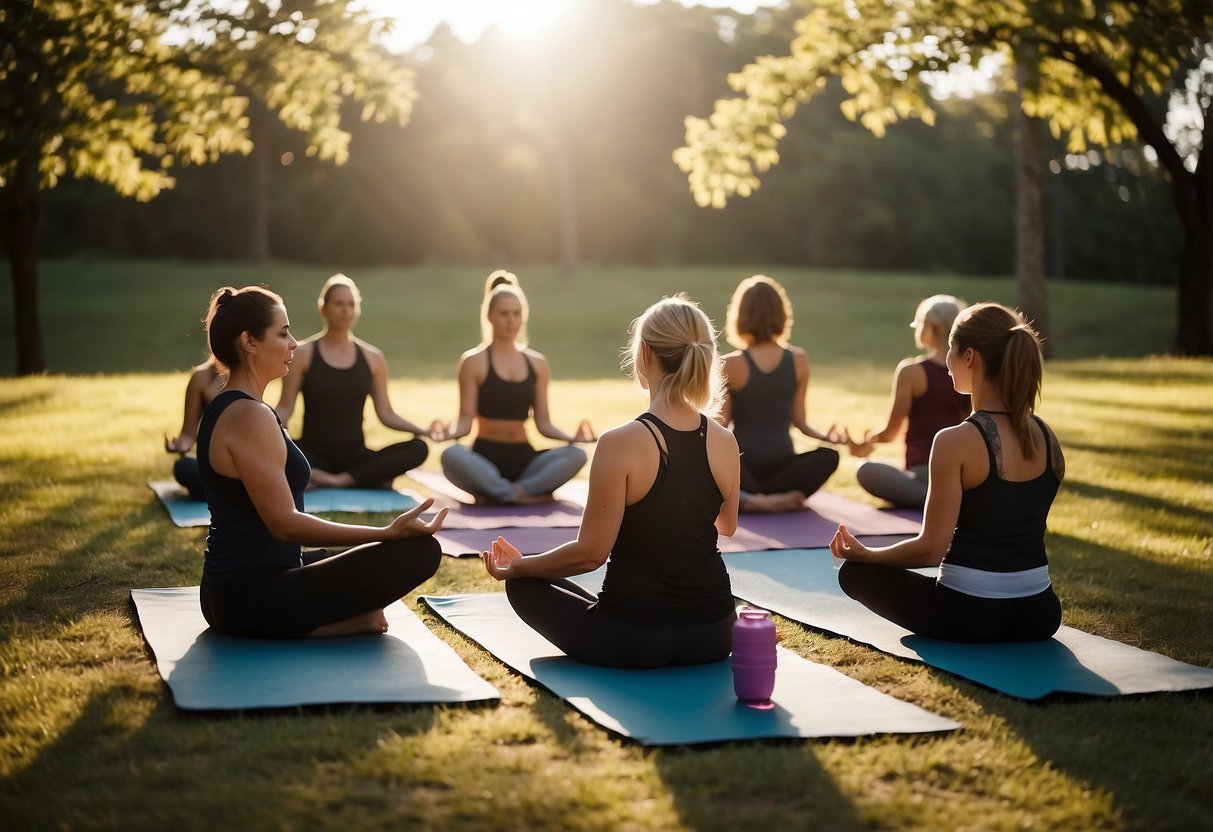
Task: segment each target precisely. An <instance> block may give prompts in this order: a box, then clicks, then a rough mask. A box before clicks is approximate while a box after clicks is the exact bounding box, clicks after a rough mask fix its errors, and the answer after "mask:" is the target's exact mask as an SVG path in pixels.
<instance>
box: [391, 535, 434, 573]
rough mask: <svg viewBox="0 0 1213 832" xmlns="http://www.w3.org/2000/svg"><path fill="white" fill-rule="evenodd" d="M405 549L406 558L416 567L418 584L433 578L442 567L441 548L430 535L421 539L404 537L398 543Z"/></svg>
mask: <svg viewBox="0 0 1213 832" xmlns="http://www.w3.org/2000/svg"><path fill="white" fill-rule="evenodd" d="M400 542H401V543H403V544H405V546H406V547H407V557H408V558H409V560H410V561H412V562H413V564H414V565H415V566H416V572H417V574H418V575H419V577H420V580H419V581H418V583H422V582H425V581H428V580H429V579H430V578H432V577H434V574H435V573H436V572H437V571H438V567H439V566H441V565H442V546H441V545H440V544H439V543H438V541H437V539H436V538H435V537H434V536H433V535H432V534H427V535H424V536H422V537H406V538H404V539H403V540H401V541H400Z"/></svg>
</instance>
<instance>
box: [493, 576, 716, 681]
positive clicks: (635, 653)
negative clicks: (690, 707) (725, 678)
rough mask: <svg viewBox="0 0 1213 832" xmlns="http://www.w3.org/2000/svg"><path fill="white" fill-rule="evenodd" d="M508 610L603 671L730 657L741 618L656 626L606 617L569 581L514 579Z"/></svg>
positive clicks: (590, 597) (509, 587)
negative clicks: (737, 622)
mask: <svg viewBox="0 0 1213 832" xmlns="http://www.w3.org/2000/svg"><path fill="white" fill-rule="evenodd" d="M505 592H506V595H507V596H508V597H509V599H510V606H512V607H513V608H514V611H515V612H517V613H518V617H519V618H521V619H522V620H523V621H525V622H526V623H527V624H528V625H530V626H531V627H532V628H534V629H535V631H536V632H538V633H539V634H540V635H541V636H543V637H544V638H546V639H547V640H548V641H550V642H552V644H554V645H556V646H557V647H559V648H560V649H561V650H562V651H564V653H565V655H567V656H569V657H570V658H573V659H576V660H577V661H579V662H585V663H586V664H594V665H599V666H602V667H635V668H640V667H647V668H652V667H665V666H667V665H672V664H706V663H708V662H716V661H721V660H722V659H726V658H728V655H729V652H730V651H731V650H732V647H733V622H734V621H735V620H736V618H737V616H736V614H734V613H730V614H729V615H728V617H726V618H722V619H721V620H719V621H713V622H712V623H710V624H695V625H688V626H682V627H656V626H645V625H640V624H630V623H628V622H626V621H620V620H618V619H615V618H612V617H610V616H609V615H605V614H604V613H603V612H602V611H601V610H600V609H598V604H597V601H598V599H597V598H596V597H595V596H594V595H593V593H591V592H589V591H588V590H586V589H584V588H582V587H581V586H578V585H577V584H575V583H573V582H572V581H570V580H568V579H566V578H553V579H547V578H510V579H508V580H507V581H506V582H505Z"/></svg>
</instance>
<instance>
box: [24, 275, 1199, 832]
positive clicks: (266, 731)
mask: <svg viewBox="0 0 1213 832" xmlns="http://www.w3.org/2000/svg"><path fill="white" fill-rule="evenodd" d="M750 271H751V270H747V269H711V270H695V269H684V268H677V269H675V268H668V269H655V270H644V269H638V268H636V269H602V270H597V271H593V272H589V273H587V274H584V275H581V276H579V277H578V278H577V279H575V280H571V281H569V280H561V279H560V278H559V277H558V276H557V275H556V274H555V273H554V272H553V271H551V270H548V269H535V270H523V269H519V274H520V276H521V278H522V281H523V285H524V286H525V287H526V288H527V289H528V291H530V293H531V302H532V316H533V325H532V328H531V329H532V340H533V342H534V344H535V346H536V347H537V348H538V349H540V350H542V351H544V352H545V353H547V355H548V356H549V358H550V359H551V361H552V364H553V367H554V370H555V374H556V381H555V383H554V385H553V389H552V411H553V414H554V417H555V419H556V421H557V422H558V423H559V424H562V425H566V426H567V427H569V428H572V427H573V426H574V425H575V424H576V421H577V419H578V418H580V417H581V416H583V415H584V416H589V417H590V418H591V419H592V421H593V422H594V425H595V427H596V428H598V429H600V430H601V429H604V428H606V427H609V426H610V425H612V424H616V423H618V422H620V421H623V420H624V419H627V418H630V417H631V416H632V415H634V414H635V413H636V412H638V410H639V409H640V408H641V407H642V404H643V400H642V399H641V397H640V396H639V394H638V393H637V392H636V391H635V389H634V388H633V387H632V385H631V383H630V382H627V381H625V380H622V379H620V378H619V376H618V373H617V371H616V370H615V368H616V366H617V350H618V348H619V347H620V346H621V345H622V343H623V340H624V337H625V331H626V324H627V321H628V320H629V319H630V318H631V317H632V316H634V315H635V314H636V313H638V312H639V311H641V309H642V308H643V306H644V305H646V304H647V303H648V302H650V301H651V300H653V299H656V298H657V297H660V295H661V294H663V293H666V292H671V291H675V290H688V291H690V292H691V293H692V295H693V296H694V297H696V298H697V299H700V300H702V301H703V303H704V305H705V307H706V308H707V309H708V310H709V312H710V313H711V314H712V315H713V316H714V317H715V318H717V319H718V320H720V319H723V313H724V303H725V301H726V300H727V297H728V295H729V293H730V291H731V289H732V287H733V286H734V285H735V284H736V282H737V280H738V279H740V278H741V277H744V276H746V275H747V274H749V273H750ZM485 273H486V270H480V269H456V268H446V267H444V268H422V267H419V268H415V269H408V270H390V269H380V270H370V271H368V272H366V273H355V274H352V275H351V276H353V277H354V278H355V279H356V280H357V281H358V282H359V284H360V286H361V288H362V291H363V294H364V297H365V300H366V305H367V309H366V311H365V312H364V316H363V322H362V325H361V326H360V327H359V334H360V335H362V336H363V337H365V338H367V339H368V340H370V341H372V342H373V343H375V344H377V345H378V346H380V347H381V348H383V349H384V351H385V353H386V354H387V356H388V360H389V366H390V368H391V371H392V376H393V381H392V393H393V398H394V400H395V401H396V403H397V407H398V409H399V410H400V411H401V412H402V413H403V414H404V415H406V416H408V417H409V418H411V419H413V421H418V422H423V423H424V422H426V421H428V420H429V419H430V418H432V417H435V416H444V417H450V416H453V415H454V410H455V396H456V390H455V384H454V382H453V380H452V375H453V371H454V366H455V361H456V359H457V356H458V354H459V352H460V351H461V350H462V349H465V348H467V347H470V346H472V345H473V344H474V343H475V342H476V340H477V326H476V307H477V304H478V299H479V292H480V286H481V281H482V280H483V276H484V274H485ZM767 273H769V274H772V275H773V276H775V277H777V278H778V279H780V280H781V281H783V282H785V285H788V287H789V290H790V292H791V294H792V299H793V302H794V303H795V305H796V310H797V325H796V330H795V332H794V338H793V340H794V341H795V342H796V343H798V344H801V345H803V346H805V347H806V348H807V349H808V351H809V353H810V356H811V357H812V359H813V361H814V376H813V381H812V383H811V386H810V394H809V396H810V402H809V403H810V409H809V413H810V421H811V422H812V423H813V424H815V425H816V426H819V427H825V426H828V425H829V424H830V423H831V422H838V423H839V424H846V425H849V426H851V427H854V428H859V429H862V428H863V427H879V424H878V423H879V422H880V420H881V419H882V418H883V416H884V409H885V406H886V401H887V395H888V385H889V381H890V375H891V371H892V368H893V366H894V365H895V364H896V362H897V360H898V359H900V358H901V357H904V356H905V355H907V354H910V353H911V352H912V349H913V348H912V342H911V338H910V330H909V328H908V327H907V326H906V324H908V322H909V320H910V317H911V315H912V313H913V308H914V305H915V303H916V302H917V301H918V300H919V299H920V298H921V297H923V296H925V295H926V294H931V293H934V292H936V291H951V292H956V293H959V294H961V295H963V296H964V297H966V298H967V299H969V300H970V301H977V300H986V299H996V300H1010V299H1011V298H1012V297H1013V289H1012V287H1011V284H1010V283H1009V282H1008V281H989V280H973V279H966V278H960V277H951V276H904V275H883V274H848V273H821V272H804V271H791V270H787V271H779V270H771V271H768V272H767ZM43 274H44V278H45V283H44V301H45V307H46V309H45V313H44V326H45V330H46V336H47V352H48V357H49V360H50V364H51V366H52V370H53V371H54V372H55V374H54V375H50V376H46V377H39V378H28V379H13V378H6V379H0V829H4V830H17V829H36V830H43V829H55V828H62V829H89V828H114V827H122V828H127V829H156V830H159V829H165V828H175V829H179V830H185V829H208V830H209V829H214V828H216V827H221V826H223V825H227V826H229V827H232V828H238V829H246V828H247V829H341V830H345V829H363V828H376V829H379V828H433V829H448V828H460V829H462V828H468V829H499V828H516V829H522V828H525V829H534V828H543V829H566V828H576V829H619V828H632V829H725V828H735V827H737V826H738V825H745V826H747V827H751V828H769V829H817V828H820V829H830V830H834V829H842V830H846V829H866V828H881V829H975V830H976V829H979V830H987V829H991V830H1002V829H1008V830H1009V829H1024V828H1036V829H1192V828H1202V827H1203V828H1208V826H1209V823H1210V820H1209V819H1210V817H1213V791H1211V790H1210V789H1209V788H1208V779H1209V772H1210V771H1213V695H1211V694H1209V693H1208V692H1205V693H1203V694H1173V695H1157V696H1146V697H1135V698H1125V699H1116V700H1110V701H1104V700H1079V699H1075V700H1067V701H1057V702H1048V703H1043V704H1032V703H1025V702H1020V701H1017V700H1013V699H1009V698H1007V697H1004V696H1001V695H999V694H996V693H992V692H990V691H987V690H985V689H983V688H980V687H977V686H975V685H972V684H970V683H967V682H965V681H963V680H960V679H956V678H954V677H951V676H948V675H946V674H943V673H941V672H939V671H935V670H932V669H930V668H927V667H923V666H918V665H913V664H909V663H905V662H902V661H900V660H897V659H894V658H891V657H888V656H885V655H882V654H880V653H877V652H876V651H874V650H871V649H868V648H866V647H861V646H857V645H854V644H851V643H849V642H847V641H844V640H841V639H836V638H832V637H828V636H824V635H820V634H817V633H813V632H811V631H808V630H806V629H805V628H803V627H801V626H799V625H797V624H795V623H793V622H790V621H786V620H782V619H781V620H779V621H778V626H779V632H780V636H781V638H782V641H783V643H784V644H785V645H786V646H788V647H790V648H791V649H793V650H795V651H797V652H798V653H800V654H801V655H803V656H805V657H807V658H809V659H811V660H813V661H817V662H822V663H824V664H827V665H830V666H833V667H835V668H837V669H838V670H840V671H841V672H843V673H846V674H847V675H850V676H852V677H854V678H856V679H859V680H860V681H862V682H864V683H865V684H868V685H870V686H872V687H874V688H876V689H878V690H881V691H884V692H886V693H889V694H891V695H893V696H897V697H899V698H901V699H905V700H907V701H910V702H913V703H915V704H918V705H920V706H922V707H924V708H927V709H929V710H932V711H935V712H937V713H939V714H942V715H944V716H948V717H951V718H953V719H955V720H957V721H958V722H960V723H961V724H962V725H963V726H964V729H963V730H962V731H960V732H956V733H954V734H951V735H948V736H943V737H930V738H922V737H919V738H902V737H881V738H876V739H870V740H861V741H857V742H850V741H847V742H842V741H816V742H794V743H754V744H730V745H723V746H718V747H713V748H707V749H663V750H646V749H644V748H642V747H639V746H636V745H633V744H631V743H628V742H625V741H622V740H619V739H616V738H614V737H613V736H611V735H609V734H608V733H606V732H605V731H603V730H602V729H600V728H597V727H596V726H594V725H592V724H591V723H589V722H588V721H587V720H586V719H584V718H582V717H581V716H580V715H579V714H578V713H577V712H575V711H573V710H572V709H570V708H569V707H567V706H566V705H565V704H564V703H563V702H561V701H559V700H557V699H554V698H553V697H551V696H549V695H548V694H546V693H545V692H543V691H540V690H538V689H536V688H535V687H532V686H531V685H530V684H528V683H527V682H525V681H522V680H521V679H519V678H517V677H515V676H513V675H512V674H511V673H510V672H509V671H507V670H506V669H505V668H504V666H503V665H501V664H499V663H498V662H497V661H496V660H495V659H493V658H492V657H491V656H489V655H488V654H486V653H484V652H483V651H482V650H480V649H479V648H477V647H476V646H475V645H472V644H471V643H470V642H467V641H466V640H464V639H463V638H462V637H461V636H459V635H458V634H456V633H454V632H453V631H451V630H449V629H447V628H446V627H445V626H444V625H443V624H441V622H439V621H437V620H435V619H433V618H432V617H431V616H429V615H428V614H427V613H426V612H425V611H424V609H423V608H420V607H419V605H417V604H416V602H415V599H414V598H412V597H410V598H408V599H406V603H407V604H408V605H409V606H410V607H411V608H413V609H414V610H417V611H418V613H419V614H420V615H421V616H422V618H423V619H425V620H426V621H427V622H429V624H430V626H431V628H432V629H433V630H434V631H435V632H436V633H437V634H438V636H439V637H440V638H442V639H444V640H445V641H446V642H448V643H449V644H451V645H452V646H453V647H454V648H455V649H456V650H457V651H458V652H459V654H460V655H461V656H462V657H463V658H464V659H465V660H466V661H467V662H468V664H469V665H470V666H471V667H473V668H474V669H475V670H476V671H477V672H478V673H480V674H481V675H483V676H484V677H485V678H486V679H488V680H489V681H490V682H492V683H493V684H494V685H496V686H497V687H498V688H499V689H500V690H501V692H502V696H503V699H502V701H501V703H500V704H499V705H496V706H491V707H480V708H464V707H438V708H432V707H419V708H385V709H377V708H334V709H319V710H310V711H306V712H286V713H275V714H269V715H234V716H227V717H209V716H197V715H189V714H183V713H180V712H178V711H177V710H176V709H175V708H174V706H173V704H172V701H171V697H170V696H169V694H168V692H167V690H166V688H165V687H164V686H163V684H162V683H161V681H160V679H159V677H158V675H157V674H156V672H155V669H154V668H153V666H152V664H151V662H150V661H149V659H148V655H147V653H146V650H145V647H144V643H143V639H142V636H141V635H140V633H139V631H138V628H137V626H136V624H135V622H134V620H133V616H132V610H131V608H130V606H129V603H128V601H127V593H128V591H129V590H130V589H131V588H132V587H154V586H174V585H190V584H196V583H197V582H198V579H199V576H200V574H201V567H202V559H201V558H202V556H201V553H202V549H203V545H204V542H203V541H204V537H205V530H202V529H177V528H175V527H173V526H172V525H171V524H170V523H169V521H168V519H167V517H166V516H165V514H164V513H163V511H162V510H161V509H160V507H159V505H158V504H157V503H156V502H155V500H154V498H153V496H152V494H151V492H150V491H149V490H148V489H147V487H146V485H145V484H144V483H145V481H146V480H147V479H150V478H163V477H167V476H169V468H170V459H169V457H168V456H167V455H166V454H165V453H164V452H163V451H162V450H161V445H160V436H161V435H162V434H163V433H165V432H172V431H175V430H176V429H177V427H178V425H179V422H180V405H181V394H182V391H183V389H184V383H185V375H184V372H183V371H184V370H185V369H186V368H187V367H188V366H189V364H190V363H192V362H195V361H197V360H198V359H199V358H200V357H201V355H202V352H201V349H200V346H199V345H200V344H201V337H200V332H199V329H200V327H199V325H198V323H197V321H198V319H199V318H200V317H201V313H202V310H203V307H204V305H205V301H206V298H207V296H208V294H209V292H210V290H211V289H212V288H214V287H216V286H218V285H221V284H223V283H234V284H236V285H242V284H244V283H250V282H261V281H264V282H266V283H268V284H269V285H270V286H271V287H273V288H275V289H278V290H280V291H282V292H283V293H284V294H285V295H286V297H287V301H288V306H289V308H290V310H291V313H292V319H293V321H294V329H295V331H296V333H297V334H299V335H306V334H310V333H311V332H312V331H314V327H315V323H316V318H315V315H314V312H313V311H312V310H313V308H314V307H313V306H312V303H313V302H314V295H315V292H316V291H317V290H318V289H319V286H320V283H321V282H322V281H323V279H324V277H326V276H327V274H328V271H326V270H324V269H318V268H312V267H297V266H287V265H277V266H273V267H270V268H268V269H257V270H256V271H254V270H252V269H251V268H250V267H246V266H235V265H229V266H225V265H185V264H174V263H163V262H161V263H137V262H128V261H77V260H71V261H56V262H52V263H50V264H47V265H46V266H45V267H44V270H43ZM7 290H8V287H7V286H3V287H0V291H7ZM1173 297H1174V295H1173V293H1171V292H1169V291H1165V290H1159V289H1139V288H1131V287H1112V286H1094V285H1077V284H1066V285H1061V286H1057V287H1055V288H1054V291H1053V301H1054V307H1055V308H1054V322H1055V327H1056V329H1055V335H1054V341H1055V342H1056V343H1055V345H1056V348H1057V353H1058V356H1059V359H1058V360H1056V361H1053V362H1051V363H1050V365H1049V366H1048V368H1047V370H1046V380H1045V398H1044V401H1043V403H1042V405H1041V408H1040V413H1041V415H1042V416H1043V417H1044V418H1045V419H1046V420H1048V421H1049V422H1050V423H1051V424H1052V425H1053V426H1054V428H1055V429H1056V431H1057V433H1058V435H1059V436H1060V438H1061V441H1062V443H1063V446H1064V448H1065V452H1066V455H1067V468H1068V471H1067V479H1066V481H1065V483H1064V484H1063V486H1062V490H1061V493H1060V495H1059V497H1058V500H1057V503H1056V505H1055V507H1054V509H1053V512H1052V515H1051V517H1050V538H1049V541H1048V542H1049V547H1050V555H1051V562H1052V572H1053V577H1054V581H1055V585H1056V588H1057V591H1058V594H1059V595H1060V596H1061V599H1062V604H1063V608H1064V619H1065V623H1067V624H1069V625H1071V626H1075V627H1079V628H1081V629H1084V630H1087V631H1089V632H1092V633H1096V634H1098V635H1101V636H1105V637H1108V638H1113V639H1117V640H1119V641H1122V642H1126V643H1129V644H1133V645H1136V646H1139V647H1142V648H1145V649H1149V650H1157V651H1160V652H1163V653H1166V654H1167V655H1169V656H1172V657H1174V658H1176V659H1180V660H1183V661H1187V662H1192V663H1194V664H1198V665H1202V666H1206V667H1210V666H1213V626H1211V620H1213V614H1211V612H1210V611H1211V610H1213V420H1211V419H1210V416H1211V415H1213V406H1211V403H1213V395H1211V394H1213V362H1209V361H1195V360H1182V359H1174V358H1166V357H1158V356H1157V353H1159V352H1161V351H1163V350H1164V349H1165V347H1166V345H1167V343H1168V340H1169V332H1170V330H1169V327H1170V324H1171V319H1172V315H1173V310H1172V306H1173ZM5 316H11V308H10V307H8V306H6V307H5V308H4V309H3V310H0V341H2V343H0V368H9V367H11V366H12V352H11V350H12V347H11V326H12V322H11V317H9V318H6V317H5ZM271 400H273V396H271ZM295 427H296V428H297V425H296V426H295ZM368 435H369V440H370V442H371V444H372V445H374V444H378V443H383V442H386V441H387V440H388V439H389V432H387V431H385V430H383V429H382V428H381V427H379V426H378V425H374V426H371V425H370V423H368ZM896 454H897V449H896V448H889V449H887V450H884V449H882V455H883V456H885V457H886V458H888V459H894V460H895V459H896ZM427 467H436V460H435V459H431V460H430V461H428V462H427ZM854 468H855V466H854V461H853V460H851V459H849V458H844V461H843V464H842V466H841V468H840V470H839V472H838V474H837V475H836V476H835V478H834V479H832V480H831V482H830V484H829V486H828V487H829V488H830V489H831V490H834V491H837V492H839V493H843V494H846V495H849V496H852V497H855V498H858V499H862V498H863V495H862V494H861V492H859V491H858V489H857V486H856V485H855V481H854ZM359 519H371V520H374V521H376V522H379V521H382V520H384V519H385V518H382V517H373V518H359ZM495 589H498V587H497V585H496V584H494V583H493V582H492V581H491V580H489V579H488V578H487V576H485V575H484V573H483V569H482V568H481V567H480V566H479V564H478V563H477V562H474V561H467V560H462V561H456V560H454V559H449V558H448V559H446V560H445V561H444V563H443V564H442V567H441V568H440V570H439V572H438V575H437V576H436V577H435V578H434V579H433V580H432V581H430V582H429V583H427V584H426V585H425V586H424V587H423V590H424V591H425V592H428V593H439V594H441V593H451V592H469V591H493V590H495Z"/></svg>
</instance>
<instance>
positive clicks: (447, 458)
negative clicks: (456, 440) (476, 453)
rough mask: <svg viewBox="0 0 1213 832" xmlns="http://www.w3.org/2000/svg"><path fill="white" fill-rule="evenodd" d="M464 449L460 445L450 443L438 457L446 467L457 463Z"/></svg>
mask: <svg viewBox="0 0 1213 832" xmlns="http://www.w3.org/2000/svg"><path fill="white" fill-rule="evenodd" d="M465 450H466V449H465V448H464V447H463V446H462V445H451V446H450V447H449V448H447V449H446V450H444V451H443V452H442V456H441V457H439V459H440V460H441V461H442V467H443V468H447V467H449V466H452V465H458V464H459V460H460V459H462V458H463V455H464V451H465Z"/></svg>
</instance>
